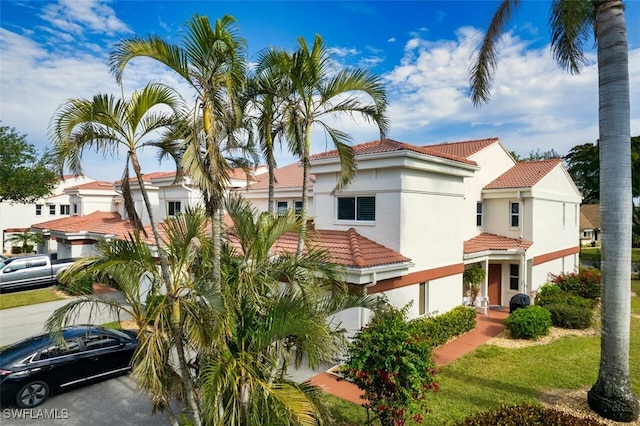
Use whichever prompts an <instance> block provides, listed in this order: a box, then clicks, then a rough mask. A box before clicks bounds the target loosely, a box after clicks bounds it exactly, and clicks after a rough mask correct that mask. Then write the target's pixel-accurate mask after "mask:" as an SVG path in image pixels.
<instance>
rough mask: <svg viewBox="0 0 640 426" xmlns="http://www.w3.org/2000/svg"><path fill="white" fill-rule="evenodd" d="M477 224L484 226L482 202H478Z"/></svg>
mask: <svg viewBox="0 0 640 426" xmlns="http://www.w3.org/2000/svg"><path fill="white" fill-rule="evenodd" d="M476 226H477V227H478V228H480V227H481V226H482V202H481V201H478V202H477V203H476Z"/></svg>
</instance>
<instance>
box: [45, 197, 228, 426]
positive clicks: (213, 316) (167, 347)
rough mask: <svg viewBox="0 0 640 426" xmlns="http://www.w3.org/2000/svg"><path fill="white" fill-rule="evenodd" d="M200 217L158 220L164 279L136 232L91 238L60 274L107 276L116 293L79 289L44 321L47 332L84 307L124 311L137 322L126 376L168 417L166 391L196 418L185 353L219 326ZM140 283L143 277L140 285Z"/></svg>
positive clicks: (205, 346) (198, 349) (204, 346)
mask: <svg viewBox="0 0 640 426" xmlns="http://www.w3.org/2000/svg"><path fill="white" fill-rule="evenodd" d="M207 224H208V221H207V220H206V215H205V214H204V212H203V211H200V210H187V211H186V212H185V213H184V214H181V215H179V216H177V217H172V218H169V219H167V221H165V222H163V224H162V229H163V232H164V235H166V239H165V241H164V244H162V245H161V246H159V248H158V249H159V250H162V251H164V252H165V256H166V258H167V259H168V260H169V265H170V266H169V279H168V280H167V279H166V277H165V276H164V274H162V272H161V271H159V270H158V268H157V265H156V262H155V259H154V257H153V255H152V253H151V251H150V249H149V246H148V245H147V244H146V243H145V242H144V241H142V240H141V239H140V237H139V234H136V235H133V236H129V238H128V239H126V240H114V241H106V240H103V241H101V242H99V243H98V245H97V254H95V255H92V256H88V257H84V258H82V259H81V260H78V261H77V262H76V263H74V264H73V265H72V267H71V268H69V269H68V270H67V272H65V275H66V276H73V277H74V278H78V277H83V276H86V275H89V276H96V275H97V276H98V277H109V279H110V280H112V281H113V282H115V283H116V285H117V287H118V289H119V290H120V291H121V293H122V295H123V296H124V300H123V301H119V300H117V299H114V298H111V297H105V296H101V295H88V296H80V297H77V298H75V299H74V300H73V301H71V302H69V303H68V304H67V305H65V306H63V307H61V308H59V309H57V310H56V311H55V312H54V313H53V314H52V315H51V317H50V318H49V319H48V320H47V323H46V327H47V328H48V329H49V330H51V331H53V332H54V333H55V332H56V331H59V330H60V329H61V327H63V326H65V325H67V324H70V323H73V321H74V320H76V319H77V313H78V312H79V311H80V310H82V309H84V308H86V307H90V308H91V309H92V312H97V310H98V309H100V308H104V309H106V310H107V311H109V312H110V313H111V314H114V315H117V317H118V318H120V316H121V315H128V316H130V317H131V318H132V319H133V320H134V321H135V324H136V326H137V328H138V329H139V330H141V332H140V335H139V347H138V349H137V351H136V353H135V355H134V359H133V365H132V377H133V379H134V380H135V382H136V383H137V384H138V386H139V387H140V389H142V390H143V391H144V392H145V393H146V394H147V395H148V396H149V398H150V399H151V401H152V403H153V407H154V411H155V410H161V411H165V412H166V413H167V415H168V416H169V418H170V420H171V422H172V424H174V425H178V424H179V419H178V416H177V415H176V413H174V412H173V410H172V408H171V404H170V403H171V401H172V400H173V398H177V399H178V401H179V402H181V403H182V404H184V405H186V407H187V408H188V409H189V410H190V411H191V413H192V415H193V418H194V422H195V424H198V425H199V424H201V421H200V418H201V415H200V402H199V401H198V398H197V396H196V393H195V391H194V383H193V373H192V372H190V370H189V368H188V363H187V354H188V353H201V354H206V353H208V351H210V348H211V345H212V342H216V341H218V340H220V335H221V334H222V328H221V326H222V325H223V322H222V318H223V314H222V311H223V309H222V303H221V298H220V295H219V291H218V289H217V288H216V286H215V285H214V284H213V274H212V270H211V267H210V265H209V264H208V263H207V262H206V259H208V258H209V257H210V255H211V250H212V247H211V240H210V239H209V238H208V237H207V235H208V230H207V226H208V225H207ZM141 283H147V284H148V289H147V291H146V292H145V291H143V289H141ZM176 323H178V324H179V327H176ZM176 355H177V357H178V360H177V362H176V360H175V359H174V357H175V356H176Z"/></svg>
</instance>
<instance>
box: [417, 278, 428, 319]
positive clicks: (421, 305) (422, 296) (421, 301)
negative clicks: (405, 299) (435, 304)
mask: <svg viewBox="0 0 640 426" xmlns="http://www.w3.org/2000/svg"><path fill="white" fill-rule="evenodd" d="M426 297H427V283H420V290H419V291H418V315H424V314H425V313H426V312H425V311H426V308H425V305H426V303H425V302H426Z"/></svg>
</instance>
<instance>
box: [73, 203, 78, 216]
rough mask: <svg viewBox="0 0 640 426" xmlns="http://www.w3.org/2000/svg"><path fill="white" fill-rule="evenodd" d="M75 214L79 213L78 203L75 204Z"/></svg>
mask: <svg viewBox="0 0 640 426" xmlns="http://www.w3.org/2000/svg"><path fill="white" fill-rule="evenodd" d="M73 214H78V205H77V204H74V205H73Z"/></svg>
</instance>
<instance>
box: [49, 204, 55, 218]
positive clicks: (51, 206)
mask: <svg viewBox="0 0 640 426" xmlns="http://www.w3.org/2000/svg"><path fill="white" fill-rule="evenodd" d="M49 214H50V215H51V216H53V215H55V214H56V206H55V205H54V204H51V205H49Z"/></svg>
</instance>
